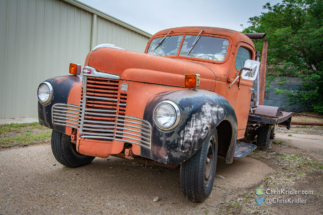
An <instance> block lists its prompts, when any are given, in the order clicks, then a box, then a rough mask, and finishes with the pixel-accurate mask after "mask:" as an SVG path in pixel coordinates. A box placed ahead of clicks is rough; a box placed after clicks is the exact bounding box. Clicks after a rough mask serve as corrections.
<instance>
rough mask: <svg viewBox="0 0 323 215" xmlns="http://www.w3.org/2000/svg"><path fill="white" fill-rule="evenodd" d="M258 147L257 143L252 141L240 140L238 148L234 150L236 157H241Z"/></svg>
mask: <svg viewBox="0 0 323 215" xmlns="http://www.w3.org/2000/svg"><path fill="white" fill-rule="evenodd" d="M256 148H257V146H256V145H254V144H251V143H245V142H240V143H239V144H237V145H236V150H235V152H234V159H235V160H236V159H240V158H243V157H245V156H247V155H248V154H249V153H250V152H252V151H253V150H255V149H256Z"/></svg>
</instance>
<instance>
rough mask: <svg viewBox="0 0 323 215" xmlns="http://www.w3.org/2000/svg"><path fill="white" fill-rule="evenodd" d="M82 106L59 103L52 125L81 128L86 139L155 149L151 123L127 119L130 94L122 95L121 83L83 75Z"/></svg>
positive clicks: (80, 131)
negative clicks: (115, 141)
mask: <svg viewBox="0 0 323 215" xmlns="http://www.w3.org/2000/svg"><path fill="white" fill-rule="evenodd" d="M83 81H84V82H83V92H82V99H81V101H80V103H81V104H80V106H76V105H71V104H62V103H57V104H55V105H53V107H52V122H53V124H56V125H63V126H69V127H72V128H77V129H79V134H80V135H81V138H83V139H96V140H105V141H106V140H117V141H122V142H128V143H132V144H137V145H140V146H142V147H146V148H149V149H150V148H151V131H152V128H151V125H150V123H149V122H148V121H146V120H143V119H140V118H137V117H131V116H126V105H127V94H126V92H120V90H119V89H120V81H119V80H115V79H106V78H100V77H93V76H89V75H84V76H83Z"/></svg>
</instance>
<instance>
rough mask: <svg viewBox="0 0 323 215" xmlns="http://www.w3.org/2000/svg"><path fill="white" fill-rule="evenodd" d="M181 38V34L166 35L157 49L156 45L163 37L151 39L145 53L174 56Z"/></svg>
mask: <svg viewBox="0 0 323 215" xmlns="http://www.w3.org/2000/svg"><path fill="white" fill-rule="evenodd" d="M182 38H183V35H179V36H172V37H166V38H165V40H164V41H163V42H162V44H161V45H160V46H158V48H157V49H156V46H157V45H158V43H159V42H160V41H161V40H162V39H163V37H160V38H156V39H153V41H151V43H150V46H149V49H148V52H147V54H152V55H158V56H176V55H177V52H178V49H179V47H180V45H181V41H182ZM155 49H156V50H155Z"/></svg>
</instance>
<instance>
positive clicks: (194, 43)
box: [187, 30, 204, 55]
mask: <svg viewBox="0 0 323 215" xmlns="http://www.w3.org/2000/svg"><path fill="white" fill-rule="evenodd" d="M203 31H204V30H202V31H201V32H200V33H199V34H198V35H197V37H196V38H195V40H194V42H193V44H192V47H191V49H190V50H189V51H188V53H187V55H190V53H191V51H192V50H193V48H194V46H195V45H196V43H197V42H198V41H199V39H200V38H201V37H200V34H201V33H202V32H203Z"/></svg>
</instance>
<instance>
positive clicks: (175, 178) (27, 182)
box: [0, 135, 323, 214]
mask: <svg viewBox="0 0 323 215" xmlns="http://www.w3.org/2000/svg"><path fill="white" fill-rule="evenodd" d="M285 136H286V137H285ZM279 138H280V139H281V140H282V141H284V142H285V140H287V138H290V137H289V136H287V135H283V137H279ZM298 138H300V137H298ZM311 141H312V139H306V144H308V143H309V142H311ZM282 146H283V147H282ZM282 146H278V145H277V146H276V145H275V147H273V148H274V150H276V151H277V152H278V150H280V151H279V152H280V153H284V154H288V153H292V154H296V153H304V152H302V151H300V149H297V148H295V147H287V146H284V145H282ZM286 147H287V148H286ZM322 148H323V145H322ZM281 150H283V151H281ZM255 153H258V152H255ZM308 153H309V152H308ZM315 155H318V154H315ZM273 161H275V162H276V160H273ZM273 161H270V160H268V159H267V158H266V159H265V158H264V159H258V158H257V157H253V156H250V157H246V158H243V159H241V160H235V161H234V162H233V164H231V165H226V164H224V161H223V160H222V159H218V166H217V177H216V179H215V186H214V189H213V192H212V193H211V195H210V197H209V198H207V199H206V200H205V201H204V202H203V203H200V204H196V203H192V202H190V201H188V200H187V199H185V198H184V196H183V194H182V192H181V189H180V180H179V168H178V169H166V168H161V167H151V166H147V167H146V168H145V166H144V165H142V164H137V163H134V162H132V161H128V160H124V159H120V158H115V157H110V158H108V159H100V158H96V159H95V160H94V161H93V162H92V164H90V165H88V166H84V167H80V168H76V169H71V168H66V167H63V166H62V165H60V164H59V163H58V162H57V161H56V160H55V158H54V157H53V155H52V152H51V148H50V145H49V144H42V145H33V146H28V147H21V148H12V149H5V150H1V151H0V214H216V213H217V214H233V213H236V214H248V211H250V210H249V209H248V207H249V208H250V207H254V205H255V201H254V197H253V195H254V190H255V188H257V187H258V186H259V185H260V184H261V183H263V182H264V181H265V180H266V178H267V176H268V175H275V174H278V173H279V172H280V171H282V168H281V167H279V166H278V165H276V164H275V163H273ZM314 176H315V177H314ZM314 176H313V178H309V179H308V180H309V181H311V180H314V181H315V182H316V183H317V186H314V187H313V188H312V187H311V189H314V190H315V189H319V190H322V189H323V186H322V183H320V181H321V178H320V177H321V175H318V176H316V175H314ZM310 184H314V183H312V182H310ZM304 186H305V185H304ZM306 186H307V185H306ZM303 189H304V187H303ZM322 192H323V190H322ZM248 193H250V194H251V196H250V195H249V194H248ZM248 195H249V197H248ZM156 197H158V201H157V202H154V201H153V200H154V199H155V198H156ZM321 198H322V195H320V196H318V197H317V199H314V200H313V201H312V204H311V205H308V208H311V209H312V212H318V213H319V211H320V210H321V208H320V206H319V205H321V203H322V199H321ZM320 199H321V200H320ZM316 202H317V203H316ZM243 205H245V206H246V207H247V208H246V207H245V206H243ZM248 205H249V206H248ZM250 205H251V206H250ZM264 208H265V209H266V207H264ZM267 208H268V207H267ZM302 208H303V209H304V210H305V209H306V207H303V206H301V205H300V206H299V207H291V208H286V209H285V212H286V213H287V214H295V213H297V212H300V211H302ZM256 209H257V210H260V209H259V208H256ZM269 209H270V210H273V211H274V213H277V212H279V211H280V208H279V207H278V208H277V207H276V208H274V207H272V208H269ZM266 210H267V209H266ZM304 210H303V212H304V213H305V211H304ZM306 210H307V209H306ZM245 211H247V212H245ZM264 211H265V210H264ZM322 212H323V211H322ZM286 213H285V214H286ZM257 214H258V212H257ZM314 214H315V213H314Z"/></svg>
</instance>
